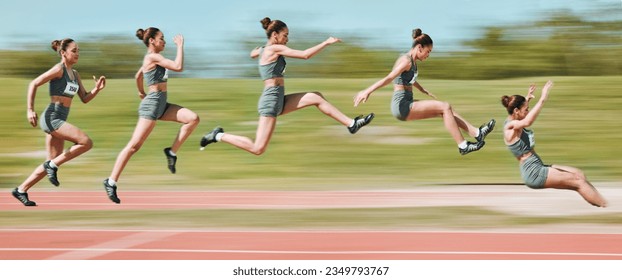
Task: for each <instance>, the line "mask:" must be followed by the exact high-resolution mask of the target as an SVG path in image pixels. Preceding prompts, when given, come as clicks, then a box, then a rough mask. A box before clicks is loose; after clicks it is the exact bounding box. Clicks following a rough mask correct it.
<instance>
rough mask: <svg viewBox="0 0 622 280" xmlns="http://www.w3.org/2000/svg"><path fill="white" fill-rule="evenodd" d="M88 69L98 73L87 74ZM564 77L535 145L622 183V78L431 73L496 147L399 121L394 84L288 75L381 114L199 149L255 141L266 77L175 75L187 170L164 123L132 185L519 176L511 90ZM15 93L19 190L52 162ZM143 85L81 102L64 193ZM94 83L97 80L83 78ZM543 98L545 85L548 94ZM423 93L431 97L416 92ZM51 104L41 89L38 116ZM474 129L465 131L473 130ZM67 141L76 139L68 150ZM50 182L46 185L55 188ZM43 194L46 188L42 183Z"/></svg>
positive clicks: (3, 178) (12, 137)
mask: <svg viewBox="0 0 622 280" xmlns="http://www.w3.org/2000/svg"><path fill="white" fill-rule="evenodd" d="M83 76H88V75H86V74H83ZM548 79H552V80H554V81H555V87H554V89H553V91H552V94H551V97H550V99H549V101H548V103H547V104H546V106H545V109H544V110H543V112H542V114H541V115H540V118H539V119H538V121H537V122H536V124H535V125H534V127H533V128H534V129H535V132H536V141H537V147H536V149H537V151H538V153H539V154H540V155H541V156H542V158H543V159H544V161H545V163H548V164H550V163H556V164H562V165H570V166H575V167H578V168H581V169H583V170H584V171H585V173H586V174H587V175H588V177H589V178H590V179H591V180H592V181H621V180H622V174H621V173H620V172H619V170H620V169H619V168H620V166H622V152H621V151H620V149H619V148H618V146H619V143H621V142H622V141H621V140H622V139H621V137H620V136H622V133H621V130H620V129H621V128H622V125H621V124H620V112H621V110H620V108H621V107H622V97H621V96H620V90H619V89H620V84H622V77H621V76H610V77H538V78H520V79H508V80H491V81H456V80H425V79H424V80H422V84H423V86H424V87H425V88H427V89H429V90H430V91H432V92H433V93H434V94H436V95H437V96H438V97H439V99H441V100H443V101H447V102H449V103H450V104H452V106H453V108H454V109H455V110H456V111H457V112H459V113H460V114H461V115H462V116H463V117H465V118H466V119H467V120H469V121H470V122H472V123H473V125H475V126H479V125H480V124H481V123H484V122H485V121H487V120H488V119H490V118H495V119H497V125H498V126H497V128H496V129H495V131H494V132H493V133H492V134H491V135H490V136H489V137H488V139H487V144H486V147H485V148H484V149H483V150H482V151H480V152H477V153H473V154H470V155H467V156H460V154H459V153H458V151H457V147H456V145H455V143H454V142H453V140H452V139H451V138H450V136H449V134H448V133H447V131H446V130H445V128H444V127H443V125H442V120H441V119H440V118H435V119H429V120H421V121H414V122H399V121H397V120H395V119H394V118H393V117H392V116H391V114H390V110H389V103H390V98H391V87H390V86H389V87H385V88H383V89H381V90H379V91H378V92H376V93H374V94H373V95H372V97H371V98H370V100H368V102H367V103H366V104H364V105H363V106H361V107H358V108H354V107H352V98H353V96H354V95H355V94H356V93H357V92H358V91H360V90H362V89H364V88H365V87H367V86H369V85H370V84H371V83H373V82H374V81H375V79H333V80H331V79H288V81H287V82H288V84H287V88H286V92H287V93H293V92H300V91H320V92H322V93H323V94H324V96H325V97H326V98H327V99H328V100H329V101H331V103H333V104H334V105H335V106H337V107H338V108H339V109H341V110H342V111H343V112H344V113H346V114H347V115H349V116H356V115H359V114H366V113H369V112H375V113H376V118H375V119H374V121H373V122H372V124H371V125H370V126H368V127H365V128H363V129H362V130H361V131H359V133H357V134H356V135H350V134H349V133H348V132H347V130H346V129H345V127H343V126H341V125H340V124H338V123H337V122H336V121H334V120H332V119H330V118H328V117H326V116H324V115H322V114H321V113H320V112H319V111H318V110H317V109H316V108H306V109H303V110H300V111H298V112H294V113H292V114H290V115H286V116H282V117H279V123H278V125H277V129H276V132H275V134H274V136H273V138H272V141H271V143H270V146H269V149H268V151H267V153H266V154H264V155H262V156H260V157H257V156H254V155H251V154H249V153H246V152H244V151H241V150H238V149H236V148H234V147H232V146H229V145H227V144H223V143H217V144H214V145H210V146H209V147H208V148H207V149H206V150H205V151H203V152H200V151H199V150H198V140H199V139H200V137H201V136H202V134H203V133H205V132H207V131H209V130H211V129H212V128H213V127H214V126H215V125H221V126H223V127H224V128H225V131H227V132H231V133H235V134H242V135H245V136H249V137H251V138H254V135H255V130H256V122H257V119H258V117H257V112H256V103H257V99H258V96H259V94H260V92H261V90H262V84H261V82H259V81H257V80H254V79H253V80H246V79H172V80H171V81H170V82H169V102H172V103H176V104H180V105H182V106H185V107H187V108H189V109H191V110H193V111H195V112H197V113H198V114H199V116H200V117H201V124H200V125H199V128H198V129H197V130H196V131H195V133H194V134H193V135H192V136H191V137H190V138H189V140H188V142H187V143H186V144H185V145H184V146H183V147H182V149H181V150H180V151H179V153H178V156H179V159H178V163H177V170H178V172H177V174H174V175H173V174H170V173H169V172H168V170H167V169H166V164H165V159H164V156H163V155H162V149H163V148H164V147H168V146H170V145H171V143H172V140H173V137H174V136H175V135H176V133H177V131H178V129H179V124H176V123H167V122H159V123H158V125H157V126H156V129H155V130H154V131H153V133H152V135H151V136H150V137H149V139H148V140H147V142H146V143H145V145H144V146H143V147H142V149H141V150H140V151H139V153H137V154H136V155H135V156H134V157H133V158H132V159H131V160H130V162H129V164H128V166H127V168H126V170H125V171H124V173H123V174H122V176H121V180H120V182H119V186H120V188H123V189H128V190H129V189H138V190H140V189H199V188H200V189H214V190H216V189H259V190H264V189H271V190H272V189H312V190H321V189H362V188H402V187H404V188H408V187H416V186H417V185H424V184H430V183H448V184H452V183H519V182H520V175H519V171H518V166H517V162H516V160H515V159H514V158H513V157H512V156H511V155H510V153H509V152H508V151H507V149H506V147H505V146H504V144H503V140H502V138H501V126H502V125H503V120H504V119H505V117H506V116H507V114H506V112H505V109H504V108H503V107H502V106H501V104H500V101H499V100H500V97H501V96H502V95H504V94H508V95H511V94H523V95H524V94H525V93H526V89H527V87H528V85H529V84H530V83H533V82H535V83H537V84H538V85H539V86H541V85H543V84H544V82H545V81H546V80H548ZM0 82H1V83H2V84H3V88H2V90H1V91H0V96H1V97H2V98H3V100H5V105H4V108H3V111H4V117H3V121H2V122H1V123H0V131H2V138H1V139H2V140H1V141H2V145H0V188H6V189H8V188H13V187H15V186H17V185H19V184H20V183H21V182H22V181H23V180H24V179H25V178H26V177H27V176H28V175H29V174H30V172H32V170H33V169H34V168H35V166H36V165H38V164H40V163H41V162H42V161H43V160H44V158H45V151H44V149H45V146H44V139H45V137H44V133H43V132H41V130H40V129H39V128H32V127H30V126H29V124H28V123H27V121H26V111H25V108H26V87H27V84H28V82H29V80H25V79H17V78H0ZM133 83H134V81H133V80H119V79H110V80H109V81H108V84H107V88H106V89H105V90H104V91H102V92H101V93H100V95H99V96H98V97H97V98H95V99H94V100H93V101H92V102H91V103H89V104H86V105H85V104H82V103H80V102H79V100H78V99H77V98H76V99H75V100H74V104H73V106H72V109H71V110H72V111H71V114H70V117H69V122H70V123H72V124H75V125H77V126H78V127H80V128H81V129H82V130H83V131H85V132H86V133H87V134H88V135H89V136H90V137H91V138H92V139H93V141H94V143H95V146H94V148H93V149H92V150H91V151H89V152H88V153H87V154H85V155H83V156H81V157H79V158H77V159H75V160H74V161H71V162H69V163H67V164H65V165H64V166H63V167H62V168H61V170H60V172H59V178H60V181H61V183H62V187H63V188H67V189H99V188H100V187H101V181H102V180H103V179H104V178H106V177H107V176H108V175H109V173H110V171H111V168H112V165H113V164H114V160H115V158H116V156H117V154H118V152H119V151H120V150H121V149H122V148H123V147H124V146H125V144H126V143H127V141H128V140H129V138H130V136H131V134H132V131H133V129H134V126H135V124H136V120H137V113H136V110H137V106H138V103H139V99H138V97H137V95H136V90H135V89H134V88H135V86H134V85H133ZM85 85H86V87H87V88H91V86H92V84H91V82H90V81H85ZM538 96H539V89H538ZM416 98H421V95H419V94H416ZM48 102H49V97H48V92H47V87H45V86H44V87H41V88H39V91H38V95H37V98H36V103H35V104H36V111H37V113H38V114H41V112H42V110H43V108H44V107H45V106H46V105H47V103H48ZM465 135H466V134H465ZM68 145H69V143H67V144H66V147H68ZM49 185H50V184H49V182H47V180H43V181H42V182H40V183H39V185H38V187H49ZM34 190H36V188H35V189H34Z"/></svg>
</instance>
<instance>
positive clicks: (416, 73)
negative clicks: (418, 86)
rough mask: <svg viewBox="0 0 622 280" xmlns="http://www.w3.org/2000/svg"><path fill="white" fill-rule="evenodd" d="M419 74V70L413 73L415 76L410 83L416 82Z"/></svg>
mask: <svg viewBox="0 0 622 280" xmlns="http://www.w3.org/2000/svg"><path fill="white" fill-rule="evenodd" d="M417 76H419V72H416V71H415V74H414V75H413V78H412V79H410V84H411V85H412V84H414V83H415V81H416V80H417Z"/></svg>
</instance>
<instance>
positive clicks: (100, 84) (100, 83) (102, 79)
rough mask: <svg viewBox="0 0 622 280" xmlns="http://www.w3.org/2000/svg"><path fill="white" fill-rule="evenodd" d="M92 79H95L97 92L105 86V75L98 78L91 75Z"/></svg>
mask: <svg viewBox="0 0 622 280" xmlns="http://www.w3.org/2000/svg"><path fill="white" fill-rule="evenodd" d="M93 80H94V81H95V90H96V91H97V92H99V91H101V90H102V89H104V88H105V87H106V76H100V77H99V79H97V78H96V77H95V76H93Z"/></svg>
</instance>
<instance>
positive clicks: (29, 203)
mask: <svg viewBox="0 0 622 280" xmlns="http://www.w3.org/2000/svg"><path fill="white" fill-rule="evenodd" d="M12 194H13V197H15V198H17V200H19V201H20V202H21V203H23V204H24V206H37V203H35V202H34V201H32V200H30V199H28V194H27V193H20V192H18V191H17V188H15V189H14V190H13V192H12Z"/></svg>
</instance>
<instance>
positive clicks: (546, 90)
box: [542, 80, 553, 98]
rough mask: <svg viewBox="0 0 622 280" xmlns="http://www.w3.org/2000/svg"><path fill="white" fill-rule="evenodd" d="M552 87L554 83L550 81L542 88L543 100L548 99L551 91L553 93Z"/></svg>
mask: <svg viewBox="0 0 622 280" xmlns="http://www.w3.org/2000/svg"><path fill="white" fill-rule="evenodd" d="M552 87H553V81H551V80H549V81H548V82H546V84H545V85H544V87H542V97H543V98H547V97H548V96H549V91H551V88H552Z"/></svg>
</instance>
